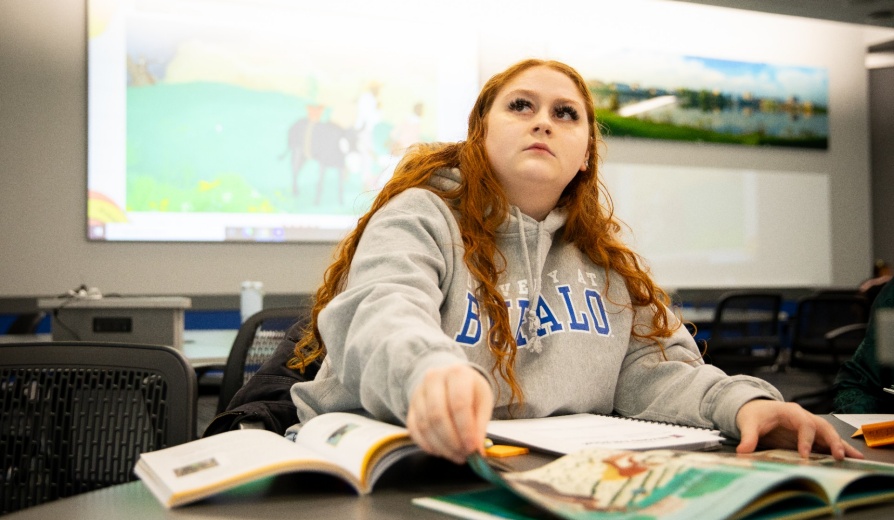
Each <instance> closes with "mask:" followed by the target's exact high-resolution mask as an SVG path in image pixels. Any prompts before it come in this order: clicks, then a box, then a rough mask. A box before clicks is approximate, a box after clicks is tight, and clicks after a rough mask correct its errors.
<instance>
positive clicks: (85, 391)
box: [0, 342, 197, 514]
mask: <svg viewBox="0 0 894 520" xmlns="http://www.w3.org/2000/svg"><path fill="white" fill-rule="evenodd" d="M196 387H197V385H196V375H195V372H194V371H193V369H192V367H190V365H189V363H188V362H187V360H186V358H185V357H184V356H183V355H182V354H181V353H180V352H178V351H176V350H174V349H173V348H171V347H167V346H161V345H137V344H120V343H93V342H47V343H27V342H26V343H10V344H0V445H2V464H0V469H2V472H3V486H2V497H0V514H5V513H9V512H12V511H16V510H19V509H23V508H26V507H29V506H33V505H37V504H41V503H43V502H48V501H51V500H55V499H57V498H63V497H67V496H71V495H76V494H78V493H84V492H87V491H92V490H95V489H99V488H103V487H107V486H111V485H114V484H120V483H124V482H129V481H132V480H135V476H134V474H133V468H134V465H135V464H136V462H137V459H138V458H139V456H140V454H141V453H143V452H147V451H154V450H158V449H161V448H165V447H168V446H174V445H177V444H181V443H184V442H188V441H190V440H192V439H194V438H195V435H196V394H197V388H196Z"/></svg>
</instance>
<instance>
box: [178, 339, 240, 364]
mask: <svg viewBox="0 0 894 520" xmlns="http://www.w3.org/2000/svg"><path fill="white" fill-rule="evenodd" d="M238 332H239V331H238V330H236V329H214V330H189V329H187V330H185V331H184V332H183V355H185V356H186V359H188V360H189V364H190V365H192V366H193V368H195V369H208V368H211V367H215V366H220V367H222V366H223V365H226V364H227V357H229V355H230V349H231V348H232V347H233V340H235V339H236V333H238Z"/></svg>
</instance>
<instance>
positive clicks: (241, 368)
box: [217, 305, 311, 413]
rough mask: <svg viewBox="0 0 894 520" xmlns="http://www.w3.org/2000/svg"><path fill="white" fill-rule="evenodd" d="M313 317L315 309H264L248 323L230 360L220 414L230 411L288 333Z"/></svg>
mask: <svg viewBox="0 0 894 520" xmlns="http://www.w3.org/2000/svg"><path fill="white" fill-rule="evenodd" d="M310 313H311V308H310V307H309V306H306V305H298V306H295V307H275V308H270V309H262V310H260V311H258V312H256V313H255V314H253V315H251V316H249V317H248V319H246V320H245V322H244V323H243V324H242V325H241V326H240V327H239V332H238V333H237V334H236V339H235V340H233V347H232V349H230V355H229V357H227V364H226V367H225V368H224V374H223V379H222V380H221V383H220V397H219V398H218V402H217V413H221V412H223V411H224V410H226V408H227V405H228V404H230V401H231V400H232V399H233V396H234V395H236V392H238V391H239V389H240V388H242V385H244V384H245V383H246V382H247V381H248V380H249V379H251V377H252V376H253V375H254V374H255V372H257V371H258V369H259V368H261V365H263V364H264V362H265V361H267V360H268V359H269V358H270V357H271V356H272V355H273V352H274V351H275V350H276V347H277V346H278V345H279V343H280V342H281V341H282V340H283V338H285V335H286V331H288V330H289V329H290V328H291V327H292V326H293V325H295V324H296V323H297V322H298V321H301V320H304V321H305V322H306V321H309V320H310Z"/></svg>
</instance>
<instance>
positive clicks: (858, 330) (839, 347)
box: [791, 323, 869, 414]
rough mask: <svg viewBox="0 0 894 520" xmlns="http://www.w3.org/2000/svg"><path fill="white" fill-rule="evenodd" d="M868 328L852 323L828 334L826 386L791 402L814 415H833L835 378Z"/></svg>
mask: <svg viewBox="0 0 894 520" xmlns="http://www.w3.org/2000/svg"><path fill="white" fill-rule="evenodd" d="M868 326H869V325H868V324H866V323H852V324H850V325H844V326H842V327H838V328H836V329H832V330H830V331H829V332H827V333H826V334H825V340H826V346H827V351H828V354H827V356H828V363H827V364H825V365H821V366H822V368H823V369H824V370H822V371H821V372H820V373H821V375H822V384H823V385H824V386H823V387H822V388H820V389H819V390H816V391H813V392H807V393H804V394H799V395H796V396H793V397H792V398H791V401H792V402H795V403H798V404H800V405H801V406H802V407H803V408H804V409H805V410H808V411H810V412H812V413H816V414H826V413H831V412H832V411H833V408H834V402H835V392H836V390H835V387H834V386H833V382H834V379H835V376H836V375H837V374H838V370H839V368H840V367H841V365H842V364H843V363H844V362H845V361H847V360H848V359H850V358H851V356H853V355H854V352H856V351H857V347H859V346H860V343H862V342H863V338H865V337H866V329H867V328H868Z"/></svg>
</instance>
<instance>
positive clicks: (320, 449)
mask: <svg viewBox="0 0 894 520" xmlns="http://www.w3.org/2000/svg"><path fill="white" fill-rule="evenodd" d="M295 442H296V443H299V444H302V445H304V446H308V447H310V448H312V449H313V450H314V451H315V452H317V453H319V454H320V455H321V456H322V457H325V458H326V459H328V460H331V461H333V462H334V463H336V464H339V465H340V466H342V467H344V468H345V469H346V470H348V471H350V472H351V473H352V474H354V475H357V476H358V480H359V481H360V482H361V483H362V484H363V485H364V486H367V485H371V484H372V482H374V480H375V479H373V478H369V476H368V475H367V472H368V468H371V467H373V466H375V465H376V463H378V462H379V459H381V458H382V457H383V456H385V455H386V454H387V452H389V451H391V449H392V448H394V447H396V445H401V446H414V445H413V443H412V441H411V440H410V434H409V433H408V432H407V429H406V428H404V427H402V426H396V425H393V424H388V423H385V422H381V421H377V420H375V419H370V418H368V417H364V416H362V415H357V414H352V413H340V412H333V413H326V414H322V415H318V416H316V417H314V418H313V419H311V420H309V421H307V423H306V424H304V425H303V426H302V427H301V429H300V430H298V435H297V437H296V438H295ZM397 458H399V457H397ZM390 462H393V460H391V461H390ZM383 466H387V465H386V464H383Z"/></svg>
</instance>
